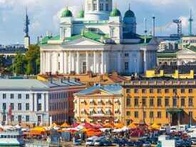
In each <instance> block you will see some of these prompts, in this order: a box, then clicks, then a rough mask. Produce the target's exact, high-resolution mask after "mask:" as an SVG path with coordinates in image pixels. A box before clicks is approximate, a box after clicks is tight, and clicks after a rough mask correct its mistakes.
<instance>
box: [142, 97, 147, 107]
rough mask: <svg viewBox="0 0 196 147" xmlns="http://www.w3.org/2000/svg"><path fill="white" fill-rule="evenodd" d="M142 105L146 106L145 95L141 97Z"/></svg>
mask: <svg viewBox="0 0 196 147" xmlns="http://www.w3.org/2000/svg"><path fill="white" fill-rule="evenodd" d="M142 106H146V97H143V98H142Z"/></svg>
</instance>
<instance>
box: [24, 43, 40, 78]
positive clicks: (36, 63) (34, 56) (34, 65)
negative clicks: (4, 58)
mask: <svg viewBox="0 0 196 147" xmlns="http://www.w3.org/2000/svg"><path fill="white" fill-rule="evenodd" d="M25 57H26V61H27V68H26V74H28V75H29V74H38V73H39V71H40V70H39V68H40V47H39V46H38V45H30V46H29V49H28V51H27V52H26V54H25Z"/></svg>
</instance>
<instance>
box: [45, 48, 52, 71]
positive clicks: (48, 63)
mask: <svg viewBox="0 0 196 147" xmlns="http://www.w3.org/2000/svg"><path fill="white" fill-rule="evenodd" d="M46 54H47V56H46V57H47V62H46V64H47V69H48V72H52V69H51V67H52V65H51V64H52V63H51V53H50V52H47V53H46Z"/></svg>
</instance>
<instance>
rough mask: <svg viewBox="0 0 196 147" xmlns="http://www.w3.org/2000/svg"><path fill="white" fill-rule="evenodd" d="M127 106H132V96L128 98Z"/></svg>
mask: <svg viewBox="0 0 196 147" xmlns="http://www.w3.org/2000/svg"><path fill="white" fill-rule="evenodd" d="M127 106H131V98H127Z"/></svg>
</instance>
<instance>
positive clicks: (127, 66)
mask: <svg viewBox="0 0 196 147" xmlns="http://www.w3.org/2000/svg"><path fill="white" fill-rule="evenodd" d="M125 70H129V62H125Z"/></svg>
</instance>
